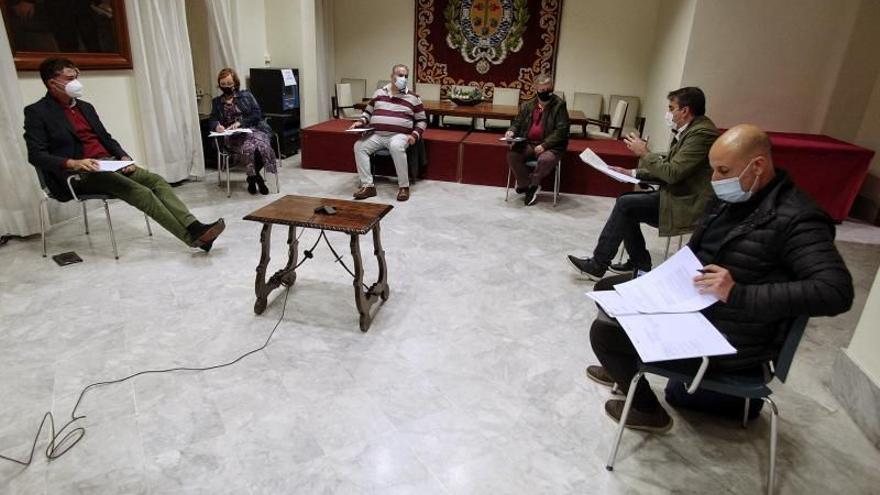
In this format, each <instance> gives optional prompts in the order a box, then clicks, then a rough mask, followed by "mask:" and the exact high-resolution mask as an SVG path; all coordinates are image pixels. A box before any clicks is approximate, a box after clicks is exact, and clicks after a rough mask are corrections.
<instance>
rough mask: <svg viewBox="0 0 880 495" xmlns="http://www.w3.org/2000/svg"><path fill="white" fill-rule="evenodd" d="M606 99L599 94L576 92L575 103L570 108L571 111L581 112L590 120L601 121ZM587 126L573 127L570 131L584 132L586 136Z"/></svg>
mask: <svg viewBox="0 0 880 495" xmlns="http://www.w3.org/2000/svg"><path fill="white" fill-rule="evenodd" d="M603 102H604V98H603V97H602V95H600V94H598V93H579V92H575V94H574V101H573V102H572V104H571V106H570V107H569V108H570V109H571V110H580V111H581V112H584V116H585V117H586V118H588V119H593V120H599V118H600V117H601V116H602V103H603ZM585 127H586V126H582V125H573V126H571V128H570V129H569V130H570V132H571V133H573V134H574V133H577V132H583V133H584V134H586V129H585Z"/></svg>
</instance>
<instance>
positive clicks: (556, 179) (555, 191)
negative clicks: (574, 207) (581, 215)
mask: <svg viewBox="0 0 880 495" xmlns="http://www.w3.org/2000/svg"><path fill="white" fill-rule="evenodd" d="M537 166H538V161H537V160H529V161H527V162H526V167H528V168H535V167H537ZM554 168H555V177H554V178H553V207H554V208H555V207H556V205H557V204H559V182H560V180H561V178H562V159H559V160H556V167H554ZM513 179H514V178H513V170H511V169H510V167H509V166H508V167H507V188H506V189H504V201H505V202H506V201H507V200H508V199H510V183H511V181H513Z"/></svg>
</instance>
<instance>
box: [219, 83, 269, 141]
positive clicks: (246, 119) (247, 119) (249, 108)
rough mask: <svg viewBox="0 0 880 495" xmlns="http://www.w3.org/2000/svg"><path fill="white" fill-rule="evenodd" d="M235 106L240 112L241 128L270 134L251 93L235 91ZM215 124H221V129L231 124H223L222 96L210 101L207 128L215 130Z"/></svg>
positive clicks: (261, 112) (258, 105)
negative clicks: (209, 115)
mask: <svg viewBox="0 0 880 495" xmlns="http://www.w3.org/2000/svg"><path fill="white" fill-rule="evenodd" d="M235 104H236V105H238V109H239V110H241V126H242V127H247V128H248V129H260V130H261V131H263V132H265V133H267V134H269V135H271V134H272V128H271V127H269V125H268V124H266V122H264V121H263V111H262V110H261V109H260V104H259V103H257V99H256V98H254V95H253V93H251V92H250V91H248V90H246V89H243V90H241V91H236V92H235ZM217 124H223V127H228V126H229V125H230V124H232V122H223V96H216V97H214V99H213V100H211V117H210V119H209V120H208V128H209V129H210V130H211V131H213V130H214V129H216V128H217Z"/></svg>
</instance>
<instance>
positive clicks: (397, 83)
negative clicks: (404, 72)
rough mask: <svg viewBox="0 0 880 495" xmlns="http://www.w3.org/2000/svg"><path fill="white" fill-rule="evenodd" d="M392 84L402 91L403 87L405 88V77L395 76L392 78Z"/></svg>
mask: <svg viewBox="0 0 880 495" xmlns="http://www.w3.org/2000/svg"><path fill="white" fill-rule="evenodd" d="M394 85H395V86H397V89H399V90H400V91H403V90H404V89H406V78H405V77H401V76H397V78H396V79H394Z"/></svg>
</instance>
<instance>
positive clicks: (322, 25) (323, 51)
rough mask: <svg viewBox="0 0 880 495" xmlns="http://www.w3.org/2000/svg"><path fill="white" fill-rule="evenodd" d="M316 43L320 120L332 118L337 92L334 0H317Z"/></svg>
mask: <svg viewBox="0 0 880 495" xmlns="http://www.w3.org/2000/svg"><path fill="white" fill-rule="evenodd" d="M315 44H316V47H315V48H316V57H315V62H316V65H317V76H318V81H317V84H318V94H317V98H318V115H317V117H318V122H323V121H325V120H327V119H329V118H330V97H331V96H333V95H334V94H335V83H336V65H335V63H334V61H335V59H336V56H335V55H334V53H333V52H334V46H333V2H332V1H331V0H315Z"/></svg>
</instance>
